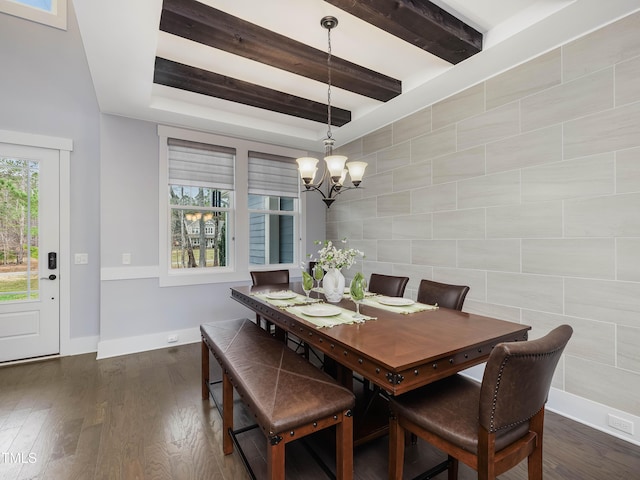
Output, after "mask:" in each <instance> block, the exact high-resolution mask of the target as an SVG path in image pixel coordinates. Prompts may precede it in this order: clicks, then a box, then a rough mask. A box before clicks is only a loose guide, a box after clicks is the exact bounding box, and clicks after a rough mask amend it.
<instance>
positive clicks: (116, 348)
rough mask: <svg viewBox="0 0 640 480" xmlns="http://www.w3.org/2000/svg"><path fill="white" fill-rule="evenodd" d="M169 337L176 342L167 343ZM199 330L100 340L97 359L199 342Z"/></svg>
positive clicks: (188, 329)
mask: <svg viewBox="0 0 640 480" xmlns="http://www.w3.org/2000/svg"><path fill="white" fill-rule="evenodd" d="M169 336H177V338H178V340H177V341H176V342H171V343H169V342H168V338H169ZM200 338H201V337H200V329H199V328H198V327H193V328H186V329H183V330H173V331H169V332H160V333H152V334H149V335H138V336H136V337H126V338H114V339H113V340H101V341H99V342H98V356H97V359H98V360H101V359H103V358H109V357H117V356H119V355H128V354H130V353H139V352H146V351H148V350H157V349H159V348H168V347H173V346H176V345H185V344H187V343H196V342H199V341H200Z"/></svg>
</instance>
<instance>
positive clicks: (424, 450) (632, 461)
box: [0, 344, 640, 480]
mask: <svg viewBox="0 0 640 480" xmlns="http://www.w3.org/2000/svg"><path fill="white" fill-rule="evenodd" d="M212 364H213V365H215V362H212ZM214 368H215V367H214ZM215 373H216V372H214V373H213V374H214V375H215ZM242 420H243V419H242V415H241V413H240V414H239V415H238V421H242ZM220 427H221V420H220V416H219V415H218V411H217V410H216V408H215V406H214V404H213V402H212V401H211V400H207V401H202V400H201V398H200V345H199V344H193V345H185V346H180V347H176V348H170V349H164V350H155V351H152V352H145V353H140V354H135V355H127V356H123V357H117V358H112V359H106V360H100V361H96V360H95V354H89V355H78V356H74V357H65V358H59V359H53V360H46V361H41V362H34V363H27V364H21V365H15V366H4V367H0V479H2V480H14V479H16V480H17V479H55V480H57V479H60V480H73V479H86V480H93V479H96V480H98V479H100V480H102V479H109V480H115V479H148V480H162V479H179V480H182V479H185V480H186V479H234V480H236V479H247V478H249V476H248V475H247V473H246V471H245V469H244V467H243V465H242V462H241V461H240V457H239V455H238V454H237V453H234V454H233V455H230V456H224V455H223V454H222V447H221V431H220ZM240 441H241V443H242V445H243V448H244V450H245V452H246V454H247V456H248V458H249V461H250V462H251V464H252V465H253V467H254V469H255V471H256V475H257V477H258V478H259V479H262V478H265V473H266V464H265V450H266V445H265V440H264V437H263V436H262V434H261V433H260V432H258V431H251V432H248V433H245V434H243V435H242V436H241V438H240ZM545 442H546V444H545V459H544V470H545V471H544V473H545V479H547V480H556V479H565V480H567V479H568V480H572V479H575V480H590V479H593V480H595V479H630V478H637V475H638V472H640V448H639V447H635V446H633V445H631V444H629V443H626V442H623V441H621V440H617V439H615V438H614V437H611V436H609V435H606V434H604V433H601V432H598V431H596V430H592V429H590V428H588V427H585V426H583V425H581V424H578V423H576V422H573V421H571V420H568V419H566V418H564V417H561V416H558V415H554V414H553V413H548V415H547V424H546V430H545ZM308 443H309V445H311V446H312V448H315V449H316V450H318V451H319V452H320V455H321V456H324V457H327V459H328V464H329V465H332V462H333V460H332V459H331V458H330V456H331V449H330V448H329V449H328V451H325V450H326V449H327V445H328V443H330V442H327V441H325V439H323V438H311V439H310V440H309V442H308ZM287 448H288V450H287V479H305V480H307V479H310V480H314V479H324V478H327V477H326V475H325V474H324V472H323V471H322V470H321V469H320V467H319V466H318V465H317V464H316V463H315V462H314V461H313V460H312V457H311V456H310V454H309V453H308V451H307V449H306V448H305V447H304V446H303V445H302V444H301V442H293V443H292V444H289V445H288V446H287ZM443 459H444V455H443V454H441V453H439V452H437V451H435V450H434V449H432V448H431V447H429V446H428V445H426V444H424V443H422V442H419V443H418V445H415V446H412V447H408V449H407V455H406V459H405V465H406V467H405V478H413V476H415V475H417V474H418V473H420V472H421V471H424V470H426V469H427V468H428V467H430V466H432V465H433V464H435V463H437V462H439V461H440V460H443ZM386 477H387V445H386V437H384V438H380V439H379V440H377V441H374V442H371V443H369V444H366V445H364V446H361V447H358V448H357V449H356V450H355V478H356V479H358V480H364V479H367V480H368V479H372V480H373V479H384V478H386ZM436 478H438V479H444V478H446V474H441V475H439V476H438V477H436ZM474 478H476V477H475V473H474V472H472V471H471V470H469V469H467V468H466V467H464V466H461V472H460V479H461V480H470V479H474ZM500 478H501V479H505V480H523V479H526V468H525V465H524V464H522V465H520V466H518V467H517V468H515V469H514V470H512V471H510V472H508V473H506V474H504V475H502V476H501V477H500Z"/></svg>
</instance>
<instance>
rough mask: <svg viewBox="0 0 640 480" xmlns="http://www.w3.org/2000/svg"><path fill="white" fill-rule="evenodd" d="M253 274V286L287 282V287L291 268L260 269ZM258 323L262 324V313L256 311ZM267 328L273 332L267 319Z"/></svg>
mask: <svg viewBox="0 0 640 480" xmlns="http://www.w3.org/2000/svg"><path fill="white" fill-rule="evenodd" d="M249 273H250V274H251V281H252V282H253V286H254V287H256V286H259V285H277V284H281V283H286V284H287V288H288V284H289V270H258V271H253V272H249ZM256 323H257V324H258V326H262V325H261V323H262V321H261V319H260V315H259V314H257V313H256ZM264 328H265V330H266V331H267V332H271V322H268V321H265V327H264Z"/></svg>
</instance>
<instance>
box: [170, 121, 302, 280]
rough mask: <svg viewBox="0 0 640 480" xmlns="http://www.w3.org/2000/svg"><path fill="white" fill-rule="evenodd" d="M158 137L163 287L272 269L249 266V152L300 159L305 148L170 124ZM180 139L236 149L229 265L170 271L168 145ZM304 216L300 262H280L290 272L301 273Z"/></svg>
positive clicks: (237, 277) (246, 277) (245, 277)
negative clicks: (213, 268) (260, 141)
mask: <svg viewBox="0 0 640 480" xmlns="http://www.w3.org/2000/svg"><path fill="white" fill-rule="evenodd" d="M158 137H159V146H160V148H159V170H160V172H159V175H158V186H159V188H158V192H159V193H158V195H159V196H158V203H159V222H158V224H159V232H158V241H159V254H160V258H159V265H160V272H159V273H160V275H159V284H160V286H161V287H170V286H181V285H197V284H205V283H226V282H238V281H247V280H250V275H249V271H250V270H260V269H263V270H269V269H273V268H274V266H273V265H259V266H258V265H251V266H250V265H249V208H248V207H249V206H248V181H247V177H248V165H249V151H259V152H263V153H270V154H273V155H281V156H286V157H292V158H298V157H302V156H305V155H307V152H306V151H304V150H297V149H293V148H287V147H279V146H274V145H268V144H264V143H258V142H254V141H251V140H243V139H238V138H233V137H225V136H222V135H215V134H212V133H206V132H198V131H195V130H187V129H182V128H177V127H169V126H165V125H158ZM170 137H171V138H179V139H183V140H190V141H193V142H201V143H209V144H212V145H220V146H226V147H231V148H235V150H236V161H235V173H234V175H235V179H236V180H235V190H234V192H233V203H232V205H233V208H232V211H231V212H230V214H229V215H230V217H231V218H230V222H231V224H232V228H231V229H230V232H229V240H230V241H229V245H228V255H229V266H227V267H216V269H215V271H212V269H210V268H207V269H201V268H193V269H184V270H173V271H172V270H171V268H170V264H169V262H170V258H169V255H170V251H169V247H168V246H169V241H168V235H169V210H170V207H169V198H168V196H169V193H168V185H169V169H168V164H169V156H168V148H167V139H168V138H170ZM303 198H304V195H302V193H301V195H300V198H299V201H298V206H299V207H298V208H299V211H300V212H304V210H305V203H304V201H303ZM302 217H303V215H302V214H301V213H300V216H299V218H300V222H298V228H299V229H300V242H297V243H296V246H295V252H294V258H295V259H297V260H298V261H297V262H296V263H294V264H284V265H282V264H278V268H279V269H280V268H282V269H284V268H288V269H289V270H290V273H291V274H296V275H297V274H299V270H300V262H301V259H300V257H301V251H302V249H301V246H302V245H304V240H303V239H304V233H303V232H304V229H303V227H304V222H303V221H302Z"/></svg>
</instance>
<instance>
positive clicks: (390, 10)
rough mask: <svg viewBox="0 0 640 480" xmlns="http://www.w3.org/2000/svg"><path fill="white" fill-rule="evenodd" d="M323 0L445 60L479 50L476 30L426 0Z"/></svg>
mask: <svg viewBox="0 0 640 480" xmlns="http://www.w3.org/2000/svg"><path fill="white" fill-rule="evenodd" d="M325 1H326V2H327V3H330V4H331V5H334V6H336V7H338V8H340V9H341V10H344V11H345V12H348V13H350V14H352V15H354V16H356V17H358V18H361V19H362V20H364V21H365V22H368V23H370V24H372V25H375V26H376V27H378V28H380V29H382V30H384V31H386V32H389V33H390V34H392V35H395V36H396V37H399V38H401V39H402V40H405V41H406V42H409V43H411V44H413V45H415V46H417V47H419V48H422V49H423V50H426V51H427V52H430V53H432V54H434V55H437V56H438V57H440V58H442V59H444V60H446V61H447V62H449V63H453V64H456V63H459V62H461V61H462V60H465V59H467V58H469V57H471V56H473V55H475V54H476V53H478V52H480V51H482V34H481V33H480V32H478V31H477V30H475V29H474V28H473V27H471V26H469V25H467V24H466V23H464V22H463V21H462V20H459V19H458V18H456V17H454V16H453V15H451V14H450V13H448V12H447V11H445V10H443V9H442V8H440V7H438V6H437V5H434V4H433V3H431V2H429V1H428V0H325Z"/></svg>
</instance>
